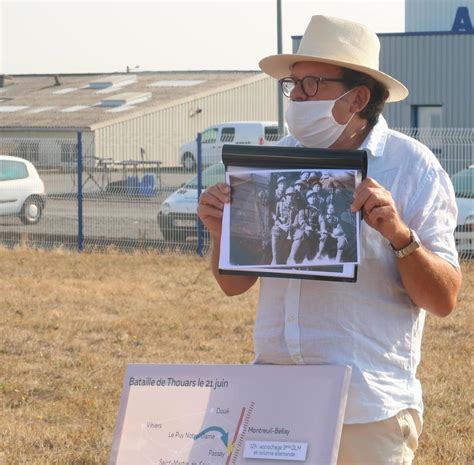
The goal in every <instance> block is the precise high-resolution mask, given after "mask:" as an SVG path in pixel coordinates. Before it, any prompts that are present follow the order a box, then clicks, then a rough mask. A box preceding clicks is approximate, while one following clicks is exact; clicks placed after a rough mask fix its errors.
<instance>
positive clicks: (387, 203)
mask: <svg viewBox="0 0 474 465" xmlns="http://www.w3.org/2000/svg"><path fill="white" fill-rule="evenodd" d="M351 209H352V211H353V212H356V211H358V210H362V211H363V212H364V220H365V222H366V223H367V224H368V225H369V226H371V227H372V228H374V229H375V230H377V231H378V232H379V233H380V234H382V236H383V237H385V239H387V240H388V241H389V242H390V243H391V244H392V245H393V247H394V248H395V249H396V250H400V249H403V247H406V246H407V245H408V244H409V243H410V241H411V234H410V230H409V228H408V226H407V225H406V224H405V223H404V222H403V221H402V219H401V218H400V216H399V215H398V212H397V208H396V206H395V202H394V200H393V198H392V194H391V193H390V191H388V190H387V189H385V188H384V187H383V186H381V185H380V184H379V183H378V182H377V181H375V180H373V179H371V178H366V179H364V181H363V182H361V183H360V184H359V186H358V187H357V189H356V190H355V192H354V202H353V203H352V206H351Z"/></svg>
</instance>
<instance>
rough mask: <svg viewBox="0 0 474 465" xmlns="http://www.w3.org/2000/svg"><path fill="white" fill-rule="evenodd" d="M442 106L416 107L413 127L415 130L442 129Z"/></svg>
mask: <svg viewBox="0 0 474 465" xmlns="http://www.w3.org/2000/svg"><path fill="white" fill-rule="evenodd" d="M442 110H443V107H442V106H441V105H415V106H414V107H413V123H414V124H413V126H414V127H415V128H440V127H441V123H442Z"/></svg>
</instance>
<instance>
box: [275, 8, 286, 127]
mask: <svg viewBox="0 0 474 465" xmlns="http://www.w3.org/2000/svg"><path fill="white" fill-rule="evenodd" d="M281 36H282V33H281V0H277V53H278V55H281V54H282V53H283V45H282V38H281ZM277 95H278V134H279V135H280V136H283V134H284V133H285V132H284V129H283V124H284V123H283V93H282V92H281V89H280V86H279V85H278V82H277Z"/></svg>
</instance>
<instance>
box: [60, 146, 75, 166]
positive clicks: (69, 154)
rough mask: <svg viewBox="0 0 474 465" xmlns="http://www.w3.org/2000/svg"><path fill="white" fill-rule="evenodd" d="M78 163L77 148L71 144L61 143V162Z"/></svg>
mask: <svg viewBox="0 0 474 465" xmlns="http://www.w3.org/2000/svg"><path fill="white" fill-rule="evenodd" d="M76 161H77V146H76V144H73V143H71V142H62V143H61V162H62V163H76Z"/></svg>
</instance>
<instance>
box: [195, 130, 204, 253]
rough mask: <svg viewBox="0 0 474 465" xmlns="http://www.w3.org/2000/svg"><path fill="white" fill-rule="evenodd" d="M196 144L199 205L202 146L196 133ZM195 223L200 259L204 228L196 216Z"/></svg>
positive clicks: (198, 134)
mask: <svg viewBox="0 0 474 465" xmlns="http://www.w3.org/2000/svg"><path fill="white" fill-rule="evenodd" d="M196 144H197V199H196V200H197V203H199V197H201V191H202V144H201V133H200V132H198V133H197V137H196ZM196 221H197V236H198V242H197V254H198V255H199V256H200V257H202V249H203V246H204V226H203V224H202V221H201V220H200V219H199V217H198V216H197V215H196Z"/></svg>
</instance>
